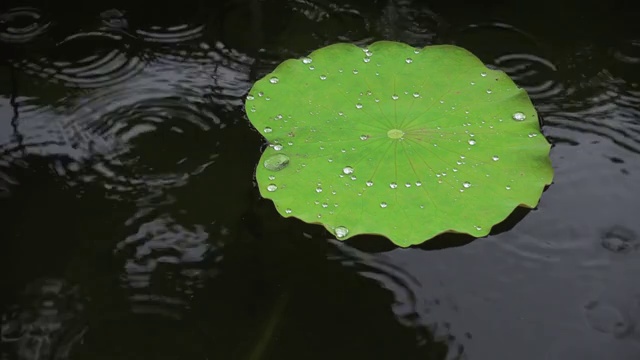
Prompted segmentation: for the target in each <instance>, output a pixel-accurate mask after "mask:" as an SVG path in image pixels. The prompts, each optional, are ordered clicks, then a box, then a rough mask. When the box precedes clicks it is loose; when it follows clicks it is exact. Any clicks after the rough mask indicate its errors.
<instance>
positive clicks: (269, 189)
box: [267, 184, 278, 192]
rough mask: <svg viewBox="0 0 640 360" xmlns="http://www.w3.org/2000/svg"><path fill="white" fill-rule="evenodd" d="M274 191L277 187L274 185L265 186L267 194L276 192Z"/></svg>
mask: <svg viewBox="0 0 640 360" xmlns="http://www.w3.org/2000/svg"><path fill="white" fill-rule="evenodd" d="M276 190H278V186H276V184H269V185H267V191H269V192H274V191H276Z"/></svg>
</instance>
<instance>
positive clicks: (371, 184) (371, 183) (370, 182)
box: [365, 180, 373, 187]
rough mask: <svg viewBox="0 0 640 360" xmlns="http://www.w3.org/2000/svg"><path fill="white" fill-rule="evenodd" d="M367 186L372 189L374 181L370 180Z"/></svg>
mask: <svg viewBox="0 0 640 360" xmlns="http://www.w3.org/2000/svg"><path fill="white" fill-rule="evenodd" d="M365 184H367V186H369V187H371V186H373V181H371V180H369V181H367V182H366V183H365Z"/></svg>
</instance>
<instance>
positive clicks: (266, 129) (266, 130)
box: [263, 126, 273, 134]
mask: <svg viewBox="0 0 640 360" xmlns="http://www.w3.org/2000/svg"><path fill="white" fill-rule="evenodd" d="M263 131H264V132H265V133H267V134H268V133H270V132H272V131H273V129H272V128H270V127H268V126H267V127H266V128H264V130H263Z"/></svg>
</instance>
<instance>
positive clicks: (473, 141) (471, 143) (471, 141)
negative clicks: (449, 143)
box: [468, 139, 476, 145]
mask: <svg viewBox="0 0 640 360" xmlns="http://www.w3.org/2000/svg"><path fill="white" fill-rule="evenodd" d="M468 143H469V145H475V144H476V141H475V140H473V139H469V141H468Z"/></svg>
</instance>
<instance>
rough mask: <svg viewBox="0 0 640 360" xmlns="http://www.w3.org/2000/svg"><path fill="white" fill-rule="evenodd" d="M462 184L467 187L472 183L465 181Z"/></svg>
mask: <svg viewBox="0 0 640 360" xmlns="http://www.w3.org/2000/svg"><path fill="white" fill-rule="evenodd" d="M462 186H464V187H465V188H469V187H470V186H471V183H470V182H468V181H465V182H463V183H462Z"/></svg>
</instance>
